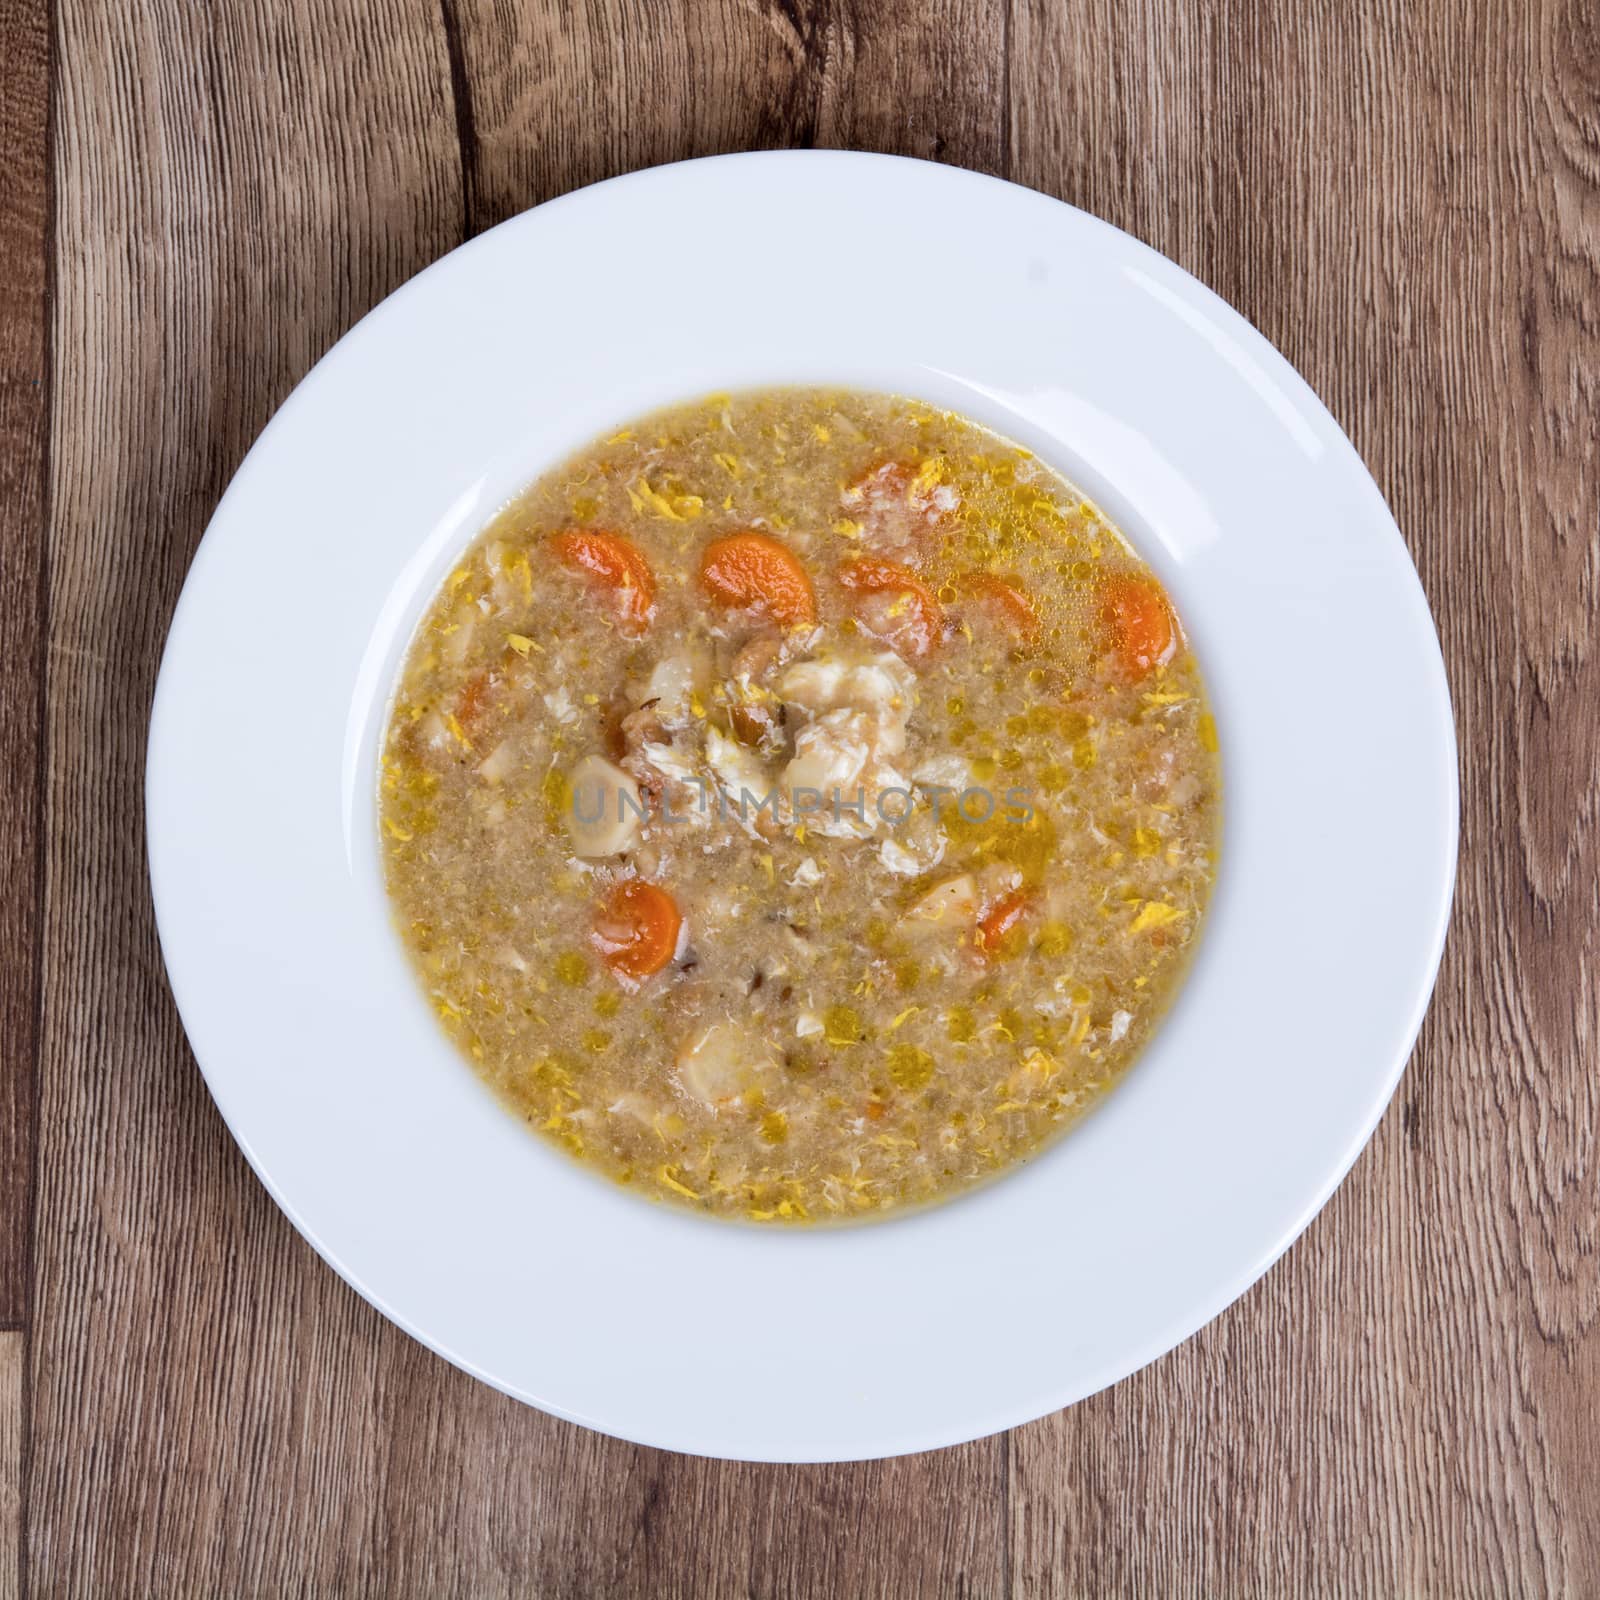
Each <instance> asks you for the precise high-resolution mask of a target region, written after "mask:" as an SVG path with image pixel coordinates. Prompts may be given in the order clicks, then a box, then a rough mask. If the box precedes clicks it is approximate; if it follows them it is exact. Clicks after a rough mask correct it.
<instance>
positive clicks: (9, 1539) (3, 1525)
mask: <svg viewBox="0 0 1600 1600" xmlns="http://www.w3.org/2000/svg"><path fill="white" fill-rule="evenodd" d="M27 1344H28V1341H27V1337H26V1335H24V1334H21V1333H0V1600H10V1597H11V1596H14V1595H20V1594H22V1593H23V1591H24V1586H25V1578H24V1573H23V1559H24V1557H23V1546H22V1451H23V1442H22V1429H23V1423H22V1386H23V1367H24V1365H25V1364H26V1360H27Z"/></svg>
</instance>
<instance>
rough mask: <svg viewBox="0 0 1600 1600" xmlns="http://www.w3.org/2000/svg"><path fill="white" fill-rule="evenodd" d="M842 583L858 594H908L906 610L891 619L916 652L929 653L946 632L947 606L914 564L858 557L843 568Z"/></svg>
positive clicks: (893, 629) (894, 631) (894, 628)
mask: <svg viewBox="0 0 1600 1600" xmlns="http://www.w3.org/2000/svg"><path fill="white" fill-rule="evenodd" d="M839 582H840V583H841V584H842V585H843V586H844V587H845V588H846V589H850V590H853V591H854V592H855V593H857V594H899V595H904V596H905V600H904V604H903V609H901V610H900V612H899V614H898V615H897V616H895V617H893V618H892V619H891V628H890V630H889V631H890V632H891V633H892V634H893V635H894V636H896V637H897V638H899V639H901V640H903V641H904V643H905V644H906V645H907V647H908V648H909V649H910V650H911V652H912V653H913V654H914V655H919V656H925V655H927V653H928V652H929V651H930V650H931V649H932V648H933V647H934V646H935V645H936V644H937V643H938V642H939V638H940V636H941V635H942V634H943V632H944V608H943V607H942V606H941V605H940V604H939V602H938V600H937V599H936V598H935V596H934V593H933V590H931V589H930V588H929V587H928V586H927V584H925V583H924V582H923V581H922V579H921V578H919V577H918V576H917V575H916V573H914V572H913V571H912V570H911V569H910V567H907V566H902V565H901V564H900V562H898V561H884V560H882V559H881V558H879V557H878V556H858V557H857V558H856V559H855V560H853V561H847V562H845V564H844V565H843V566H842V567H840V568H839Z"/></svg>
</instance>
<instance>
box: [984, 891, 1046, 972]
mask: <svg viewBox="0 0 1600 1600" xmlns="http://www.w3.org/2000/svg"><path fill="white" fill-rule="evenodd" d="M1032 902H1033V896H1032V894H1030V893H1029V892H1028V891H1027V890H1026V889H1013V890H1011V891H1010V893H1008V894H1003V895H1001V896H1000V898H999V899H998V900H996V901H995V902H994V903H993V904H992V905H991V906H990V907H989V908H988V909H987V910H986V911H985V912H984V913H983V915H982V916H981V917H980V918H979V919H978V931H977V944H978V948H979V949H980V950H981V951H982V952H983V953H984V954H985V955H986V956H994V955H1000V954H1002V953H1003V951H1004V948H1005V946H1006V941H1007V938H1008V936H1009V935H1010V934H1011V933H1012V932H1013V931H1014V930H1015V929H1016V928H1017V926H1018V924H1019V923H1020V922H1021V921H1022V919H1023V917H1024V916H1025V915H1026V914H1027V911H1028V907H1029V906H1030V905H1031V904H1032Z"/></svg>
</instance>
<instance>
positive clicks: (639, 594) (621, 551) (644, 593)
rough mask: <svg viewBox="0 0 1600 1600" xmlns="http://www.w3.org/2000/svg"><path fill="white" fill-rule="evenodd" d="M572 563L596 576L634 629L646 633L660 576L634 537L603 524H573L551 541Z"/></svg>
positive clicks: (626, 625)
mask: <svg viewBox="0 0 1600 1600" xmlns="http://www.w3.org/2000/svg"><path fill="white" fill-rule="evenodd" d="M550 543H551V546H552V548H553V549H554V550H555V553H556V554H557V555H558V556H559V557H560V558H561V560H562V561H564V562H565V563H566V564H567V565H568V566H569V567H576V568H577V569H578V571H580V572H586V573H588V574H589V576H590V577H592V578H594V579H595V580H596V582H597V584H598V586H599V587H600V588H602V589H608V590H610V591H611V592H612V593H613V595H614V596H615V598H616V604H617V613H618V615H619V617H620V618H621V620H622V624H623V626H624V627H625V628H627V629H628V630H629V631H630V632H633V633H643V632H644V630H645V629H646V628H647V627H648V626H649V625H650V617H651V615H652V613H653V612H654V610H655V604H656V579H655V574H654V573H653V572H652V571H651V570H650V563H649V562H648V561H647V560H646V559H645V556H644V552H643V551H642V550H641V549H640V548H639V547H638V545H636V544H635V543H634V542H633V540H632V539H627V538H624V537H623V535H622V534H620V533H608V532H606V531H605V530H604V529H602V528H569V529H568V530H567V531H566V532H565V533H558V534H556V535H555V537H554V538H553V539H552V540H551V541H550Z"/></svg>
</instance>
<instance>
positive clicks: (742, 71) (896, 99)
mask: <svg viewBox="0 0 1600 1600" xmlns="http://www.w3.org/2000/svg"><path fill="white" fill-rule="evenodd" d="M446 3H447V9H448V11H449V14H450V15H451V17H452V19H453V29H454V30H455V32H456V34H457V36H458V38H459V45H458V50H459V56H460V61H461V75H462V77H463V78H464V80H465V83H466V85H467V97H468V101H469V103H470V107H471V110H470V115H469V116H468V117H467V118H466V119H465V120H466V121H467V122H468V123H469V124H470V126H471V127H472V129H473V138H472V141H471V144H470V147H469V148H468V149H467V150H466V151H465V152H464V163H465V165H466V167H467V169H468V171H469V173H470V174H471V182H470V184H469V188H470V189H471V191H472V192H473V193H474V194H475V196H476V205H475V209H474V214H473V218H472V226H473V231H477V230H478V229H481V228H484V227H488V226H490V225H491V224H493V223H495V222H499V221H503V220H504V219H505V218H506V217H508V216H513V215H515V213H517V212H518V211H521V210H524V209H525V208H526V207H528V206H530V205H536V204H537V203H538V202H539V201H541V200H548V199H549V198H551V197H552V196H553V195H557V194H562V193H565V192H566V191H567V190H569V189H574V188H578V187H581V186H582V185H583V184H587V183H594V182H596V181H598V180H599V179H601V178H609V177H612V176H614V175H616V174H617V173H621V172H631V171H634V170H635V169H636V168H639V167H647V166H654V165H657V164H658V163H660V162H664V161H683V160H687V159H689V158H690V157H693V156H704V155H717V154H720V153H722V152H724V151H729V150H763V149H777V148H789V147H799V148H810V147H813V146H815V147H827V148H843V147H850V148H853V149H858V150H888V151H894V152H896V153H898V154H901V155H915V156H923V157H926V158H928V159H935V160H943V161H951V162H955V163H958V164H959V165H962V166H970V167H977V168H980V169H981V170H983V171H987V172H998V171H1000V170H1001V169H1002V167H1003V165H1004V161H1005V135H1006V125H1005V118H1004V115H1003V109H1002V108H1003V105H1004V85H1005V56H1004V41H1005V5H1004V0H889V3H885V4H880V5H860V6H857V5H853V4H850V3H848V0H824V3H821V4H812V3H810V0H807V3H804V4H788V3H783V0H780V3H762V4H757V5H744V4H740V3H738V0H694V3H692V4H688V5H683V6H678V7H673V8H659V9H656V10H652V9H650V8H641V7H639V6H637V5H634V4H631V3H630V0H590V3H589V4H587V5H585V6H583V7H582V8H578V9H577V10H576V11H575V12H574V13H572V14H568V13H566V12H564V11H563V12H562V13H560V14H559V15H558V14H557V13H556V12H555V11H554V9H547V8H545V7H541V6H539V5H529V6H522V7H517V8H514V9H513V8H508V7H506V6H503V5H499V4H497V3H495V0H446Z"/></svg>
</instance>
